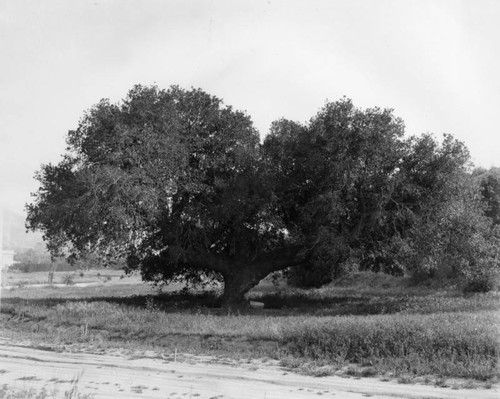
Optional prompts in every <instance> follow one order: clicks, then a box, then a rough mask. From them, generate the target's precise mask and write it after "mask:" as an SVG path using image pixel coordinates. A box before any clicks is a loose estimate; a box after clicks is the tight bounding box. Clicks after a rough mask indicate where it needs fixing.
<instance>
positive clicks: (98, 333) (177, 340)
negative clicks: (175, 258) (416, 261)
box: [0, 278, 500, 381]
mask: <svg viewBox="0 0 500 399" xmlns="http://www.w3.org/2000/svg"><path fill="white" fill-rule="evenodd" d="M394 281H397V280H391V281H390V283H388V282H387V281H386V279H385V278H383V279H382V284H385V285H386V286H385V287H380V288H379V289H377V287H376V286H372V287H369V290H365V291H363V290H360V292H356V291H355V290H354V288H355V287H356V284H352V286H351V287H348V286H344V287H340V288H339V287H330V288H323V289H319V290H311V291H304V290H285V289H283V288H274V287H272V286H269V285H267V286H266V285H265V284H263V285H262V286H260V287H258V289H256V290H255V291H254V292H253V293H252V294H251V298H252V299H259V300H262V301H264V302H265V304H266V309H264V310H249V311H247V312H245V313H244V314H239V313H238V314H234V313H232V314H231V313H227V312H226V311H223V310H222V309H220V308H218V307H217V306H218V299H217V297H216V295H215V294H210V293H208V294H207V293H204V294H198V295H195V294H191V295H184V294H178V293H163V294H156V293H152V292H151V291H149V292H148V294H147V295H145V294H142V295H131V293H132V292H134V290H135V291H137V286H135V288H134V286H132V285H131V286H126V285H121V286H113V285H109V286H106V287H104V288H103V287H100V291H95V290H94V288H91V287H87V288H76V287H70V288H68V289H66V288H64V289H63V288H60V289H57V290H52V291H49V290H44V291H38V292H37V294H36V295H35V294H33V293H30V292H29V290H26V289H17V290H15V291H8V295H7V296H6V297H4V298H3V300H2V309H1V311H2V312H1V315H0V317H1V321H2V327H1V330H0V332H1V334H2V335H3V336H9V335H10V336H12V337H16V338H18V339H19V338H27V339H30V340H32V341H33V342H37V343H38V344H43V345H45V346H47V345H49V346H51V347H53V348H56V349H57V348H67V347H73V348H75V347H80V348H81V347H84V348H85V349H86V350H95V351H102V350H107V349H109V348H123V347H128V348H135V349H137V348H143V349H151V348H153V349H155V350H156V351H157V352H158V353H162V354H169V353H173V352H174V351H179V352H190V353H198V354H212V355H223V356H231V357H236V358H256V357H263V356H268V357H272V358H275V359H281V360H282V362H283V364H284V365H286V366H288V367H291V368H299V369H300V368H302V370H303V371H304V370H305V371H306V372H309V374H313V375H326V374H331V373H336V372H340V371H342V370H344V371H345V370H347V369H346V367H347V366H349V365H352V364H357V365H358V366H357V369H356V370H358V371H357V373H358V374H357V375H359V376H371V375H391V376H394V377H398V376H399V377H401V378H414V377H415V376H426V375H434V376H436V377H437V378H449V377H460V378H472V379H475V380H483V381H496V380H497V379H498V376H499V369H498V359H499V355H500V342H499V334H498V332H499V323H500V322H499V317H498V310H499V302H500V294H499V293H489V294H482V295H474V296H470V297H464V296H462V295H461V294H459V293H458V291H453V290H449V291H443V290H440V291H435V290H428V289H421V288H418V287H415V288H408V289H406V290H404V293H403V292H401V291H398V290H397V289H394V288H392V289H391V284H393V283H394ZM387 284H389V286H388V287H387ZM140 287H144V286H143V285H141V286H140ZM353 287H354V288H353ZM32 291H33V290H32ZM307 365H312V366H310V367H309V366H307ZM306 366H307V367H306ZM307 370H309V371H307Z"/></svg>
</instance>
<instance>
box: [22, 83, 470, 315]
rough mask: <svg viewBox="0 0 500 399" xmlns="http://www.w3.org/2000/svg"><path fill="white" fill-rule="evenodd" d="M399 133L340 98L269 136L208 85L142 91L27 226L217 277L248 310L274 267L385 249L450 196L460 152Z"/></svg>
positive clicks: (41, 195)
mask: <svg viewBox="0 0 500 399" xmlns="http://www.w3.org/2000/svg"><path fill="white" fill-rule="evenodd" d="M403 133H404V125H403V123H402V121H401V120H399V119H398V118H396V117H394V115H393V113H392V111H391V110H382V109H378V108H374V109H368V110H360V109H358V108H356V107H354V106H353V104H352V103H351V101H349V100H347V99H343V100H340V101H338V102H335V103H330V104H327V105H326V106H325V107H324V108H323V109H322V110H320V112H319V113H318V114H317V115H316V116H315V117H314V118H313V119H312V120H311V121H310V123H309V124H307V125H301V124H298V123H295V122H291V121H286V120H279V121H277V122H275V123H274V124H273V125H272V128H271V132H270V134H269V135H268V136H267V137H266V139H265V141H264V143H262V144H261V143H260V141H259V135H258V132H257V131H256V130H255V129H254V127H253V125H252V122H251V120H250V118H249V116H248V115H246V114H245V113H243V112H239V111H236V110H233V109H232V108H231V107H229V106H224V104H223V103H222V101H221V100H220V99H218V98H216V97H213V96H211V95H209V94H207V93H205V92H203V91H201V90H194V89H193V90H189V91H186V90H183V89H180V88H178V87H175V86H174V87H171V88H170V89H168V90H160V89H158V88H157V87H154V86H153V87H144V86H136V87H134V88H133V89H132V90H131V91H130V92H129V93H128V95H127V97H126V98H125V99H124V100H123V101H122V102H121V103H119V104H111V103H109V101H106V100H103V101H101V102H99V103H98V104H97V105H96V106H94V107H93V108H92V109H90V110H89V111H88V112H87V113H86V114H85V115H84V116H83V118H82V119H81V121H80V123H79V125H78V127H77V129H76V130H72V131H70V132H69V133H68V136H67V144H68V146H67V151H66V153H65V155H64V157H63V159H62V161H60V162H59V163H58V164H56V165H52V164H48V165H43V166H42V168H41V170H40V171H39V172H38V174H37V178H38V180H39V182H40V189H39V190H38V192H37V193H35V195H34V202H33V203H32V204H31V205H28V226H29V227H30V228H32V229H40V230H42V231H43V233H44V237H45V239H46V241H47V244H48V247H49V249H50V250H51V251H52V253H53V254H58V253H66V254H70V255H75V256H78V255H81V254H85V253H88V252H92V253H94V252H97V253H99V254H101V256H105V257H108V258H110V259H113V258H117V257H121V258H126V259H127V263H128V268H129V269H130V270H133V269H138V270H140V271H141V273H142V276H143V278H144V279H146V280H150V281H157V282H169V281H171V280H172V279H175V278H179V277H182V278H184V279H191V280H195V281H196V280H198V281H199V280H200V279H201V280H205V279H206V278H222V279H223V281H224V294H223V302H224V303H225V304H226V305H228V306H240V305H241V304H242V303H243V302H244V297H243V296H244V294H245V293H246V292H247V291H248V290H249V289H250V288H252V287H253V286H254V285H256V284H257V283H258V282H259V281H260V280H261V279H262V278H264V277H265V276H267V275H268V274H269V273H272V272H274V271H278V270H283V269H286V268H290V267H292V268H293V267H299V266H301V267H304V265H306V266H308V267H312V268H314V267H319V265H320V264H323V265H324V264H328V265H337V264H341V263H342V262H344V261H345V260H346V259H348V258H349V257H351V256H352V253H353V251H354V252H355V251H358V252H361V253H363V254H369V253H374V252H377V251H378V252H379V253H380V252H381V251H382V252H383V249H384V248H389V247H390V243H391V242H392V240H394V238H395V237H403V238H404V236H405V234H406V232H407V231H409V229H410V228H411V226H412V223H413V220H414V219H415V217H416V216H417V215H420V214H422V212H423V211H424V210H426V209H427V208H426V207H429V206H430V204H432V203H433V201H434V202H435V201H436V199H437V198H438V195H437V194H439V193H443V195H447V194H446V190H445V186H446V184H447V182H448V181H449V178H450V177H451V176H453V175H455V174H457V173H462V172H463V171H464V170H465V168H466V163H467V159H468V158H467V153H466V151H465V149H464V147H463V146H462V145H461V144H460V143H458V142H456V141H454V140H452V139H451V138H448V139H447V141H445V143H444V144H443V145H442V146H440V145H438V144H437V143H436V142H435V141H434V140H433V139H432V138H430V136H423V137H421V138H419V139H405V138H404V136H403ZM448 193H449V191H448Z"/></svg>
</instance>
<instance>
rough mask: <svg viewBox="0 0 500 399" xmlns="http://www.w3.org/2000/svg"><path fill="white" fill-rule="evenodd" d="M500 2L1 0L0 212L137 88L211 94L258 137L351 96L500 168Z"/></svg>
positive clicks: (18, 208) (409, 129)
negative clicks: (106, 102) (105, 104)
mask: <svg viewBox="0 0 500 399" xmlns="http://www.w3.org/2000/svg"><path fill="white" fill-rule="evenodd" d="M499 20H500V2H499V1H497V0H491V1H488V0H467V1H460V0H453V1H446V0H418V1H416V0H411V1H407V0H392V1H391V0H377V1H373V0H345V1H344V0H324V1H318V0H316V1H315V0H312V1H311V0H307V1H306V0H303V1H298V0H297V1H294V0H287V1H275V0H268V1H260V0H241V1H238V0H227V1H226V0H218V1H216V0H206V1H203V0H181V1H175V0H167V1H154V0H146V1H139V0H134V1H132V0H108V1H102V0H90V1H87V0H72V1H67V0H61V1H53V0H44V1H38V0H33V1H29V0H24V1H23V0H0V57H1V61H0V203H1V204H2V205H3V206H4V207H5V208H8V209H10V210H12V211H14V212H18V213H22V212H23V208H24V205H25V204H26V203H27V202H30V201H31V198H30V193H31V192H33V191H35V190H36V189H37V182H36V180H34V178H33V177H34V174H35V171H36V170H38V169H39V168H40V165H41V164H47V163H57V162H58V160H60V157H61V154H63V153H64V149H65V136H66V133H67V131H68V130H70V129H74V128H76V127H77V125H78V121H79V119H80V118H81V117H82V115H83V113H84V111H85V110H87V109H89V108H90V107H91V106H92V105H94V104H96V103H97V102H98V101H99V100H100V99H102V98H109V99H110V100H111V101H112V102H118V101H120V100H121V99H122V98H124V97H125V96H126V93H127V92H128V90H130V89H131V88H132V86H133V85H134V84H157V85H158V86H160V87H161V88H168V87H169V86H170V85H173V84H176V85H179V86H181V87H183V88H186V89H189V88H191V87H196V88H202V89H203V90H205V91H207V92H208V93H210V94H212V95H215V96H217V97H219V98H222V99H223V100H224V102H225V104H227V105H232V106H233V107H234V108H236V109H240V110H245V111H247V113H248V114H249V115H250V116H251V117H252V120H253V121H254V124H255V126H256V128H257V129H258V130H259V132H260V134H261V136H262V137H264V136H265V135H266V133H267V132H268V129H269V126H270V124H271V122H272V121H274V120H277V119H279V118H281V117H285V118H287V119H292V120H295V121H299V122H307V121H308V120H309V119H310V118H311V117H313V116H314V115H315V114H316V113H317V111H318V110H319V109H320V108H321V107H322V106H323V105H324V104H325V102H326V101H335V100H337V99H339V98H341V97H343V96H346V97H348V98H351V99H352V100H353V102H354V104H355V105H356V106H358V107H361V108H367V107H374V106H378V107H381V108H393V109H394V113H395V115H397V116H399V117H401V118H402V119H403V120H404V121H405V123H406V133H407V134H408V135H416V134H421V133H426V132H432V133H435V134H436V136H437V137H440V136H441V135H442V133H451V134H452V135H454V136H455V137H456V138H457V139H459V140H461V141H463V142H465V144H466V145H467V147H468V148H469V150H470V152H471V155H472V159H473V161H474V163H475V164H476V165H477V166H482V167H486V168H488V167H490V166H500V129H499V125H498V114H499V111H500V73H499V71H500V45H499V44H500V43H499V42H500V24H499V23H498V21H499Z"/></svg>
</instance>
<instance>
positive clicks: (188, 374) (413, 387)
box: [0, 338, 499, 399]
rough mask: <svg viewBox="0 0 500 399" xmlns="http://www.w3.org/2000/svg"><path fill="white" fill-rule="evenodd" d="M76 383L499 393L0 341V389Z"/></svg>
mask: <svg viewBox="0 0 500 399" xmlns="http://www.w3.org/2000/svg"><path fill="white" fill-rule="evenodd" d="M75 380H77V382H76V386H77V389H78V392H80V393H82V394H86V393H90V394H92V395H93V397H94V398H144V399H146V398H172V399H175V398H199V399H209V398H211V399H215V398H217V399H229V398H234V399H236V398H238V399H240V398H248V399H252V398H255V399H257V398H258V399H272V398H276V399H278V398H287V399H301V398H312V397H318V396H322V397H327V398H328V397H336V398H345V399H350V398H366V397H372V398H391V399H394V398H408V399H410V398H411V399H417V398H422V399H423V398H481V399H488V398H492V399H493V398H498V397H499V391H498V387H493V388H491V389H485V388H476V389H452V388H441V387H435V386H431V385H422V384H399V383H397V382H396V381H380V380H378V379H375V378H362V379H356V378H343V377H338V376H328V377H311V376H303V375H298V374H294V373H291V372H289V371H287V370H285V369H283V368H282V367H280V366H279V365H278V364H277V363H276V362H273V361H269V360H268V361H265V360H260V361H256V360H252V361H250V360H249V361H245V360H240V361H234V360H229V359H222V358H214V357H204V356H192V355H188V354H177V353H174V354H168V355H166V354H164V353H155V352H153V351H149V352H140V353H134V352H130V351H128V352H127V351H124V350H114V351H111V350H108V351H103V353H101V354H95V353H75V352H57V351H54V350H47V349H40V348H38V349H37V348H32V347H30V346H29V344H26V343H24V344H23V343H18V342H14V341H11V340H8V339H2V338H0V387H2V386H7V387H8V388H9V389H12V390H22V389H30V388H35V389H41V388H42V387H45V388H46V389H47V390H48V391H49V392H52V391H53V390H58V392H60V393H61V394H63V393H64V392H65V391H68V390H70V389H71V387H72V386H73V385H74V384H75V383H74V381H75Z"/></svg>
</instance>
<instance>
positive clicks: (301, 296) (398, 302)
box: [2, 292, 408, 316]
mask: <svg viewBox="0 0 500 399" xmlns="http://www.w3.org/2000/svg"><path fill="white" fill-rule="evenodd" d="M249 299H250V300H251V301H259V302H262V303H263V304H264V308H262V309H254V308H251V307H245V308H242V309H232V310H229V309H226V308H224V307H222V303H221V298H220V296H219V295H217V293H215V292H197V293H192V292H191V293H185V292H163V293H154V294H140V295H126V296H92V297H87V298H85V297H84V298H82V297H78V298H59V297H48V298H40V299H32V298H30V299H27V298H22V297H11V298H4V299H2V302H3V304H4V306H5V305H25V306H41V307H54V306H57V305H59V304H64V303H68V302H73V303H77V302H87V303H93V302H106V303H110V304H117V305H122V306H126V307H133V308H137V309H147V310H158V311H163V312H166V313H178V312H182V313H198V314H210V315H221V316H225V315H228V314H241V315H265V316H299V315H312V316H344V315H345V316H347V315H376V314H391V313H397V312H400V311H402V310H404V309H406V308H407V307H408V298H405V297H389V296H388V297H373V296H368V295H365V296H363V295H348V296H333V295H324V296H317V295H310V294H308V293H307V292H300V293H282V292H274V293H272V292H271V293H264V294H261V295H258V296H256V297H252V296H250V298H249Z"/></svg>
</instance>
